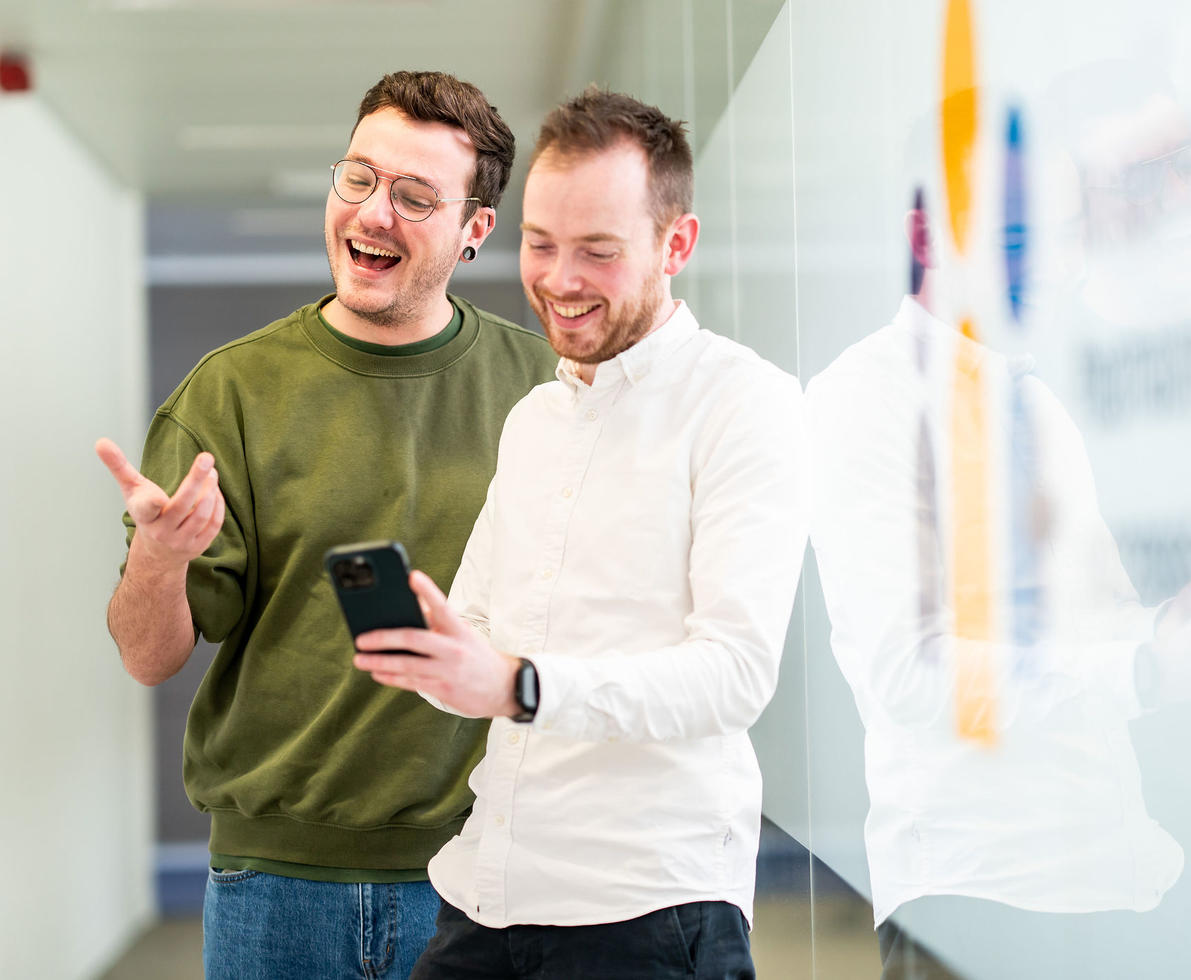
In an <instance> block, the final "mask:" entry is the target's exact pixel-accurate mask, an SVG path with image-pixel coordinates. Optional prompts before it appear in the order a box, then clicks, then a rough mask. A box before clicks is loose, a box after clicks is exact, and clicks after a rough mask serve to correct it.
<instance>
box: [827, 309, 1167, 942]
mask: <svg viewBox="0 0 1191 980" xmlns="http://www.w3.org/2000/svg"><path fill="white" fill-rule="evenodd" d="M958 345H965V349H966V352H967V354H968V356H969V357H971V358H973V359H976V360H978V361H979V363H980V365H981V368H980V370H981V374H982V377H983V378H984V381H985V403H984V409H985V417H986V418H987V419H988V427H987V428H988V433H989V444H988V446H987V461H988V469H987V472H988V473H989V474H990V476H989V482H990V484H991V485H990V486H989V487H988V504H989V506H988V511H987V513H988V515H989V516H988V525H989V527H988V528H987V531H988V540H989V541H990V546H991V547H990V559H991V560H990V567H991V569H992V574H991V576H990V579H991V581H992V583H993V586H992V588H991V589H990V592H991V593H992V596H991V598H992V600H993V607H994V609H995V610H996V616H997V624H996V625H997V627H998V630H997V632H996V633H995V639H993V640H987V639H985V640H981V641H976V640H973V639H965V638H963V637H960V636H957V635H956V630H955V623H956V618H955V612H954V609H953V608H952V606H951V603H950V601H949V599H948V596H949V586H950V585H952V584H953V583H952V582H951V581H950V576H951V575H952V574H953V569H951V568H949V567H948V565H949V562H948V561H947V559H946V557H945V556H948V555H949V554H951V550H950V548H951V543H952V537H951V535H952V530H951V528H950V521H951V518H952V511H953V509H954V508H953V507H952V505H951V500H952V496H953V488H952V483H951V462H952V460H951V449H950V445H949V443H950V439H951V432H952V429H951V418H952V411H953V408H954V406H953V404H952V392H953V390H954V389H953V381H954V371H955V363H956V352H957V347H958ZM1015 385H1016V386H1017V387H1016V391H1017V392H1018V393H1019V394H1018V397H1019V398H1020V401H1021V405H1022V411H1023V412H1024V415H1025V417H1026V418H1027V419H1028V420H1029V425H1030V432H1031V438H1032V449H1031V451H1030V452H1029V453H1028V458H1025V457H1024V456H1015V455H1014V449H1013V448H1012V447H1013V445H1014V443H1013V442H1012V434H1011V431H1010V430H1011V411H1012V410H1011V408H1010V398H1011V397H1013V391H1014V386H1015ZM806 406H807V431H808V434H809V444H810V448H811V457H810V458H811V470H812V474H813V481H812V482H813V494H812V497H813V505H812V506H813V516H812V523H811V541H812V543H813V545H814V549H815V555H816V560H817V562H818V565H819V571H820V577H821V579H822V585H823V594H824V599H825V601H826V605H827V611H828V613H829V615H830V618H831V627H832V633H831V645H832V650H833V652H834V654H835V657H836V660H837V662H838V663H839V666H840V669H841V670H842V672H843V674H844V676H845V677H846V679H847V681H848V683H849V685H850V686H851V688H852V692H853V695H854V696H855V699H856V705H857V708H858V710H859V713H860V716H861V719H862V721H863V722H864V726H865V772H866V779H867V783H868V790H869V798H870V810H869V815H868V819H867V821H866V824H865V842H866V846H867V851H868V859H869V870H870V877H871V881H872V890H873V909H874V915H875V918H876V921H877V923H878V924H879V923H880V922H881V921H883V920H884V919H885V918H886V917H887V916H888V915H889V914H890V913H892V912H893V910H894V909H896V908H897V906H899V905H900V904H902V903H903V902H906V901H909V900H910V899H913V898H916V897H919V896H922V895H934V894H954V895H968V896H973V897H978V898H987V899H996V900H999V901H1002V902H1006V903H1008V904H1011V905H1015V906H1018V907H1021V908H1025V909H1033V910H1040V911H1052V912H1074V911H1095V910H1105V909H1135V910H1139V911H1140V910H1144V909H1149V908H1152V907H1154V906H1155V905H1156V904H1157V903H1158V901H1159V900H1160V898H1161V896H1162V894H1163V892H1165V890H1166V889H1167V888H1169V887H1170V885H1171V884H1173V882H1174V881H1175V879H1176V878H1177V877H1178V875H1179V873H1180V871H1181V868H1182V851H1181V849H1180V848H1179V846H1178V844H1177V843H1175V841H1174V840H1173V839H1172V838H1171V837H1170V836H1169V835H1168V834H1167V833H1166V832H1165V831H1164V830H1162V829H1161V828H1160V827H1159V826H1158V825H1157V824H1156V823H1155V822H1154V821H1153V820H1151V819H1150V817H1149V816H1148V814H1147V813H1146V810H1145V805H1144V802H1143V800H1142V795H1141V786H1140V776H1139V772H1138V767H1137V762H1136V758H1135V756H1134V753H1133V748H1132V745H1131V743H1130V741H1129V733H1128V729H1127V725H1126V720H1127V718H1128V717H1130V716H1132V715H1133V714H1136V713H1137V710H1138V709H1137V702H1136V697H1135V694H1134V688H1133V682H1132V672H1133V660H1134V652H1135V650H1136V648H1137V646H1138V644H1139V643H1140V642H1143V641H1144V640H1146V639H1148V638H1149V637H1150V636H1151V633H1152V620H1153V612H1152V611H1148V610H1146V609H1143V608H1142V607H1141V606H1140V604H1139V603H1138V600H1137V594H1136V592H1135V591H1134V589H1133V586H1132V584H1131V583H1130V581H1129V579H1128V576H1127V575H1126V573H1125V571H1124V569H1123V568H1122V566H1121V564H1120V560H1119V557H1118V554H1117V549H1116V545H1115V542H1114V541H1113V539H1112V537H1111V535H1110V533H1109V531H1108V529H1107V527H1105V525H1104V522H1103V519H1102V518H1101V517H1100V514H1099V511H1098V508H1097V505H1096V495H1095V488H1094V486H1093V482H1092V477H1091V471H1090V468H1089V465H1088V461H1087V458H1086V455H1085V453H1084V449H1083V443H1082V440H1081V438H1080V435H1079V432H1078V430H1077V429H1076V428H1075V426H1074V425H1073V423H1072V422H1071V420H1070V418H1069V417H1068V416H1067V414H1066V412H1065V411H1064V410H1063V408H1062V406H1061V405H1060V404H1059V403H1058V401H1057V400H1056V399H1055V398H1054V396H1053V395H1052V394H1051V392H1050V391H1049V390H1048V389H1047V388H1046V387H1045V386H1043V385H1042V384H1041V382H1039V381H1038V380H1037V379H1036V378H1033V377H1030V376H1024V377H1015V370H1014V367H1013V365H1012V364H1011V363H1010V362H1009V361H1007V360H1006V359H1005V358H1003V357H1001V356H1000V355H998V354H996V353H994V352H992V351H990V350H987V349H985V348H982V347H980V346H979V345H976V344H974V343H973V342H972V341H969V340H967V339H966V338H964V337H963V336H962V335H960V334H959V333H958V332H957V331H956V330H955V329H953V328H951V327H949V326H948V325H946V324H944V323H942V322H940V321H938V320H936V319H934V318H933V317H931V316H930V315H929V314H928V313H927V312H926V311H925V310H924V309H923V308H922V307H921V306H919V305H918V304H917V303H916V302H914V301H913V300H912V299H909V298H906V299H905V300H904V301H903V303H902V306H901V309H900V310H899V311H898V314H897V316H896V318H895V319H894V322H893V323H892V324H891V325H890V326H887V327H885V328H883V329H882V330H879V331H878V332H877V333H875V334H873V335H872V336H870V337H868V338H866V339H865V340H863V341H861V342H860V343H858V344H856V345H854V346H853V347H851V348H849V349H848V350H846V351H845V352H844V353H843V354H842V355H841V356H840V357H839V358H838V359H837V360H836V361H835V362H834V363H833V364H832V365H831V366H830V367H828V368H827V369H826V370H825V371H824V372H822V374H820V375H819V376H818V377H816V378H814V379H813V380H812V381H811V382H810V383H809V384H808V386H807V399H806ZM923 433H927V434H929V440H928V441H929V445H930V450H929V452H928V453H927V454H926V455H925V458H926V459H928V460H931V461H932V462H933V465H932V467H931V469H932V472H931V473H930V474H928V475H927V476H926V477H925V478H924V474H923V472H922V465H921V463H922V460H923V459H924V454H923V452H922V451H921V448H920V447H921V443H922V440H923V439H924V435H923ZM1023 474H1027V475H1028V478H1029V482H1030V489H1031V492H1032V494H1033V499H1034V506H1035V508H1036V509H1035V510H1034V511H1033V513H1032V517H1031V520H1032V522H1033V523H1032V525H1031V526H1032V527H1033V528H1034V537H1033V545H1032V549H1033V552H1034V554H1033V558H1034V561H1035V566H1034V568H1033V570H1032V571H1031V573H1030V575H1031V578H1030V581H1028V582H1022V581H1020V574H1019V579H1018V580H1017V581H1015V579H1014V574H1015V571H1014V569H1015V565H1014V561H1015V558H1014V554H1013V549H1014V548H1015V547H1019V546H1020V542H1017V541H1015V540H1013V534H1012V532H1011V530H1010V523H1011V520H1010V514H1009V509H1010V504H1009V501H1010V498H1011V495H1012V492H1013V488H1012V481H1013V479H1014V478H1015V477H1016V478H1018V479H1020V478H1021V477H1022V476H1023ZM923 488H927V490H928V494H927V496H928V497H929V499H924V495H923ZM927 525H931V526H933V529H934V533H937V536H938V537H937V542H935V544H934V546H933V551H932V547H930V546H929V545H930V544H931V538H930V534H929V533H928V534H927V535H926V537H925V538H924V536H923V535H924V527H926V526H927ZM927 530H928V531H929V530H930V529H929V528H927ZM924 540H925V541H926V542H927V544H928V547H927V548H925V549H924V548H923V542H924ZM932 553H933V554H934V555H935V556H936V559H935V562H934V565H933V566H930V567H928V566H929V562H928V561H927V559H925V558H924V557H923V556H924V555H929V554H932ZM1023 585H1025V586H1030V587H1036V592H1031V591H1028V590H1027V591H1022V592H1017V593H1015V592H1014V591H1013V590H1014V588H1015V587H1017V588H1021V587H1022V586H1023ZM1015 595H1017V596H1018V599H1017V600H1015V599H1014V596H1015ZM1022 595H1040V596H1041V610H1042V611H1041V613H1040V622H1041V631H1040V633H1039V634H1038V636H1037V637H1036V638H1035V639H1034V641H1033V642H1031V643H1029V644H1028V645H1022V644H1020V643H1016V644H1015V643H1014V642H1013V640H1011V639H1009V637H1011V636H1012V635H1013V633H1012V627H1011V620H1012V619H1013V617H1014V616H1015V615H1017V614H1020V613H1021V612H1022V610H1021V609H1020V608H1019V606H1020V603H1021V599H1020V597H1021V596H1022ZM973 655H974V656H978V657H983V658H987V661H986V662H989V663H991V664H992V665H993V667H994V671H995V685H994V703H995V717H996V719H997V722H996V723H997V731H996V733H995V738H994V739H993V740H992V744H987V745H986V744H981V743H979V742H976V741H973V740H970V739H967V738H964V737H962V736H960V735H959V734H957V728H956V722H955V690H954V688H955V682H956V676H957V675H956V672H955V670H956V664H957V662H958V660H959V658H960V657H961V656H973Z"/></svg>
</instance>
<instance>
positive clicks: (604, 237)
mask: <svg viewBox="0 0 1191 980" xmlns="http://www.w3.org/2000/svg"><path fill="white" fill-rule="evenodd" d="M521 230H522V231H528V232H531V233H533V234H535V235H544V236H545V237H546V238H552V237H553V236H552V235H551V234H550V232H548V231H546V229H545V228H539V227H538V226H537V225H534V224H530V223H529V222H528V221H522V222H521ZM627 240H628V239H626V238H623V237H621V236H620V235H613V234H612V233H611V232H608V231H597V232H593V233H592V234H590V235H581V236H580V237H579V238H577V239H576V241H580V242H613V243H615V244H618V245H623V244H624V243H625V242H626V241H627Z"/></svg>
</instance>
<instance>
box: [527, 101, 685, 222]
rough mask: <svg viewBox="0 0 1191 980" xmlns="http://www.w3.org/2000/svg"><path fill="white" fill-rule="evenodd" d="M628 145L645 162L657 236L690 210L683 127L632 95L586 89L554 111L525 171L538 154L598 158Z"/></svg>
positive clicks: (544, 124) (677, 121) (545, 123)
mask: <svg viewBox="0 0 1191 980" xmlns="http://www.w3.org/2000/svg"><path fill="white" fill-rule="evenodd" d="M623 141H627V142H629V143H632V144H635V145H636V146H639V147H640V148H641V149H642V151H643V152H644V153H645V159H646V160H647V161H648V163H649V198H650V211H651V213H652V216H653V222H654V226H655V227H656V228H657V231H658V234H661V233H662V232H663V231H665V229H666V226H667V225H669V224H670V222H671V221H673V220H674V219H675V218H677V217H678V216H679V215H682V214H686V213H687V212H688V211H690V210H691V204H692V201H693V199H694V196H695V168H694V161H693V158H692V155H691V146H690V143H688V142H687V138H686V125H685V123H683V122H681V121H679V120H675V119H671V118H669V117H668V116H666V115H665V114H664V113H663V112H662V111H661V110H660V109H658V108H656V107H655V106H650V105H646V104H645V103H644V102H640V101H638V100H637V99H634V98H633V97H632V96H631V95H622V94H620V93H618V92H608V91H605V90H604V89H600V88H598V87H596V86H594V85H593V86H590V87H588V88H587V89H585V90H584V91H583V92H582V94H580V95H577V96H575V97H574V98H573V99H570V100H569V101H567V102H564V103H563V104H562V105H560V106H558V107H557V108H556V109H554V110H553V111H552V112H551V113H550V115H548V116H547V117H546V119H545V121H544V122H543V123H542V128H541V130H539V132H538V139H537V143H536V144H534V148H533V157H532V159H531V160H530V166H531V167H532V166H533V165H534V163H535V162H536V161H537V160H538V158H539V157H541V156H542V154H543V153H546V152H552V153H557V154H559V155H560V156H562V157H563V158H564V159H565V158H566V157H571V156H583V155H586V154H588V153H599V152H601V151H603V150H607V149H610V148H611V147H613V146H615V145H617V144H618V143H621V142H623Z"/></svg>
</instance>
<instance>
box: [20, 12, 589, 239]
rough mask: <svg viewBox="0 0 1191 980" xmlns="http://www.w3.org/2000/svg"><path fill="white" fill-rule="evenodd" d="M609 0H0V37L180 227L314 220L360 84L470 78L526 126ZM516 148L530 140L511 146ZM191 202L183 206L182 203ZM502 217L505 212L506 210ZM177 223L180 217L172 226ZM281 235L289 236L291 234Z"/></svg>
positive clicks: (509, 117)
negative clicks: (434, 72) (430, 71)
mask: <svg viewBox="0 0 1191 980" xmlns="http://www.w3.org/2000/svg"><path fill="white" fill-rule="evenodd" d="M606 7H607V4H606V3H604V2H602V0H590V2H589V0H513V2H496V0H492V2H488V0H471V2H468V0H433V2H431V0H285V2H282V0H236V2H233V0H0V50H4V51H14V52H19V53H21V54H24V55H25V56H27V58H28V60H29V64H30V68H31V72H32V79H33V88H34V90H35V92H36V94H37V96H38V97H40V98H41V99H43V100H44V101H45V102H46V103H47V104H48V105H49V106H50V107H51V108H52V109H53V110H54V111H55V112H56V113H57V114H58V115H59V116H60V117H61V119H62V120H63V121H64V123H65V124H66V126H67V127H68V128H69V129H70V130H72V131H73V132H74V133H75V134H76V135H77V136H78V137H79V138H80V139H81V140H82V141H83V142H84V143H85V144H87V145H88V146H89V147H90V148H91V150H92V151H93V152H94V153H95V155H96V156H98V157H99V159H100V160H101V161H102V162H103V163H104V164H105V165H106V166H107V167H108V168H109V169H110V170H111V172H112V173H113V174H114V175H115V176H116V177H117V179H119V180H120V181H121V182H124V183H126V184H128V185H129V186H132V187H136V188H139V189H141V190H142V191H143V192H144V193H145V195H146V196H147V198H148V199H149V201H150V202H151V204H152V205H154V206H155V207H156V208H160V209H163V210H164V212H165V214H166V215H167V220H166V221H165V223H164V224H165V225H166V227H164V228H158V229H157V232H156V234H155V236H154V237H156V238H157V239H158V240H160V239H161V238H162V236H164V237H165V238H166V239H167V242H166V247H167V248H169V247H177V245H178V244H179V243H177V242H171V241H168V239H169V238H170V233H169V227H168V226H169V225H173V224H178V225H185V226H186V228H187V230H186V232H185V234H186V235H187V237H188V238H193V237H194V236H195V235H196V234H198V235H199V236H200V237H201V236H202V235H203V234H206V235H208V236H210V235H214V236H215V237H216V238H217V239H218V238H219V237H220V236H222V235H226V234H227V233H229V232H230V233H233V234H234V233H235V232H236V230H237V229H239V231H240V232H241V234H242V233H243V232H244V230H245V229H249V230H250V231H251V232H252V233H254V234H258V235H266V236H271V237H273V238H275V239H278V240H280V241H284V240H285V239H286V238H288V237H289V233H290V232H295V231H296V232H297V233H298V235H299V237H300V238H304V236H305V235H306V234H308V233H309V232H308V231H307V230H306V229H307V227H308V224H309V220H310V214H311V213H313V214H314V215H315V219H314V225H313V228H311V229H309V231H313V233H314V235H315V241H316V242H317V241H318V236H319V235H320V234H321V224H322V222H321V217H320V215H321V202H322V201H323V200H324V199H325V197H326V193H327V191H326V189H327V186H328V183H327V181H328V179H329V178H328V171H327V168H328V166H329V164H331V163H333V162H334V161H335V160H337V159H338V158H339V156H340V155H341V154H342V151H343V150H344V149H345V148H346V146H347V140H348V136H349V133H350V130H351V126H352V124H353V123H354V121H355V115H356V107H357V106H358V104H359V100H360V97H361V96H362V95H363V93H364V91H365V90H366V89H367V88H368V87H369V86H370V85H371V84H372V83H373V82H375V81H376V80H377V78H379V77H380V76H381V75H382V74H384V73H385V72H387V71H392V70H395V69H398V68H434V69H440V70H444V71H450V72H453V73H455V74H457V75H459V76H460V77H461V78H465V79H467V80H469V81H474V82H476V83H477V84H478V85H480V87H481V88H482V89H483V90H484V92H485V94H486V95H487V96H488V98H489V99H490V100H491V101H492V103H493V104H494V105H496V106H497V107H498V108H499V109H500V111H501V113H502V115H503V116H504V117H505V120H506V121H507V122H508V123H509V125H510V127H511V128H512V129H513V131H514V133H516V134H517V137H518V146H519V149H524V148H525V146H526V145H527V144H528V143H529V142H530V141H531V140H532V138H533V133H534V131H535V129H536V127H537V124H538V123H539V122H540V120H541V118H542V116H543V115H544V113H545V112H546V111H547V110H548V109H549V108H550V107H551V106H552V105H553V104H555V103H556V102H557V101H558V100H559V99H560V98H561V97H563V96H564V95H566V94H567V93H569V92H571V91H573V90H574V89H576V88H577V87H581V86H582V84H583V83H585V82H586V81H587V77H588V72H589V70H590V68H589V61H590V59H591V58H592V57H594V56H595V55H594V52H596V51H598V48H599V27H598V24H599V23H600V22H601V18H602V17H603V15H604V13H605V8H606ZM519 157H523V154H520V153H519ZM175 215H183V216H185V217H187V218H189V217H192V216H193V217H194V218H195V219H196V220H197V225H198V227H195V228H191V227H190V226H191V224H192V223H191V222H190V221H189V220H187V221H184V222H175V221H173V220H171V218H172V216H175ZM506 224H508V222H506ZM175 237H176V235H175ZM282 247H284V246H282Z"/></svg>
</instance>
